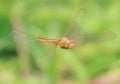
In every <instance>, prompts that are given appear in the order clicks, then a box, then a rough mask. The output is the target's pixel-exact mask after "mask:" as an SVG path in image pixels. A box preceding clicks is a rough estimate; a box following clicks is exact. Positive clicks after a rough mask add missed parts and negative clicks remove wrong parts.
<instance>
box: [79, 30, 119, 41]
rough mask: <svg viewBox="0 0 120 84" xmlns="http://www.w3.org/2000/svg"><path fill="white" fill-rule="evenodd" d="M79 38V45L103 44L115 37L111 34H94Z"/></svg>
mask: <svg viewBox="0 0 120 84" xmlns="http://www.w3.org/2000/svg"><path fill="white" fill-rule="evenodd" d="M80 37H81V38H79V43H80V41H81V42H84V43H86V42H104V41H109V40H113V39H115V38H116V37H117V35H116V34H115V33H113V32H103V33H96V34H86V35H82V34H81V36H80Z"/></svg>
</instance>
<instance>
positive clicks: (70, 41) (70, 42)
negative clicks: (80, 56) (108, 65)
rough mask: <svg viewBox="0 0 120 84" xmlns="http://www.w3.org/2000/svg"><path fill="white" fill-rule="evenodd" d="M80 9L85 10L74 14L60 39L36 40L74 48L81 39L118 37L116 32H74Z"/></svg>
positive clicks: (65, 47)
mask: <svg viewBox="0 0 120 84" xmlns="http://www.w3.org/2000/svg"><path fill="white" fill-rule="evenodd" d="M80 11H84V12H85V9H79V11H78V12H77V13H76V15H75V16H74V18H73V20H72V22H71V23H70V25H69V27H68V29H67V30H66V32H65V34H64V36H63V37H61V38H59V39H46V38H41V37H38V38H36V40H37V41H39V42H42V43H50V44H53V45H55V46H59V47H60V48H62V49H72V48H74V47H75V46H77V44H79V43H80V41H83V40H85V41H93V42H95V41H104V40H111V39H114V38H116V34H115V33H113V32H103V33H96V34H86V35H82V34H76V32H74V33H73V29H74V28H73V25H74V21H75V19H76V18H77V17H78V16H79V14H80ZM71 31H72V32H71ZM14 32H21V33H24V34H27V35H32V34H28V33H26V32H23V31H20V30H14ZM69 33H72V35H71V37H74V38H71V37H70V35H69ZM67 35H68V36H67ZM32 36H33V35H32Z"/></svg>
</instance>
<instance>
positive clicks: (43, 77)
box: [0, 0, 120, 84]
mask: <svg viewBox="0 0 120 84" xmlns="http://www.w3.org/2000/svg"><path fill="white" fill-rule="evenodd" d="M79 8H84V9H85V10H86V12H85V13H83V14H81V16H80V17H79V18H77V20H78V22H79V24H78V25H77V26H75V27H77V30H78V31H79V32H81V33H84V34H90V33H92V34H94V33H98V32H109V31H112V32H114V33H115V34H116V35H117V37H116V38H115V39H113V40H110V41H106V42H97V43H93V42H86V43H82V44H81V45H80V46H79V47H77V49H71V50H64V49H60V48H59V47H57V48H54V46H53V47H50V48H48V47H49V46H50V45H49V44H47V43H39V42H37V41H36V39H34V38H33V37H32V36H30V35H26V37H24V38H23V39H22V40H21V39H19V38H18V41H19V43H16V42H18V41H16V42H15V38H14V36H13V35H16V34H12V33H13V32H12V31H13V29H14V27H15V26H14V24H15V25H16V24H17V26H16V27H18V28H19V30H24V31H25V32H27V33H29V34H32V35H34V36H37V37H44V38H51V39H52V38H53V39H54V38H60V37H62V36H63V35H64V33H65V32H66V30H67V28H68V26H69V24H70V22H71V21H72V18H73V17H74V16H75V14H76V12H77V11H78V9H79ZM12 21H13V22H12ZM76 22H77V21H76ZM76 24H77V23H76ZM119 27H120V0H0V84H90V83H89V81H91V80H92V79H94V78H98V77H99V76H101V75H104V74H112V75H114V74H116V73H118V74H120V37H119V35H120V33H119V31H120V28H119ZM76 32H77V31H76ZM16 33H19V32H16ZM21 35H22V34H21ZM79 35H80V34H78V36H77V38H79V37H80V36H79ZM24 41H25V42H26V44H27V45H25V46H24V45H22V42H24ZM16 44H17V46H16ZM19 44H20V46H21V47H22V48H23V49H21V50H23V51H22V52H23V53H24V49H26V48H27V49H28V52H26V53H27V54H26V55H28V56H23V57H21V56H18V55H20V52H21V51H19V50H20V49H16V47H17V48H19V47H18V45H19ZM47 49H48V50H47ZM26 66H27V67H26ZM108 80H109V79H108ZM117 83H118V84H119V83H120V82H119V81H118V82H116V83H113V84H117ZM95 84H101V83H95Z"/></svg>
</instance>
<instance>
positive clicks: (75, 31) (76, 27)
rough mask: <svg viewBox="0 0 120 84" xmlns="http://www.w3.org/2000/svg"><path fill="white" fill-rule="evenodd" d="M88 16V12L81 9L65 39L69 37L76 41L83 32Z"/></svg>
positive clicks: (68, 29) (69, 27) (70, 25)
mask: <svg viewBox="0 0 120 84" xmlns="http://www.w3.org/2000/svg"><path fill="white" fill-rule="evenodd" d="M85 15H86V10H85V9H84V8H79V10H78V11H77V13H76V15H75V16H74V18H73V20H72V21H71V23H70V24H69V26H68V28H67V30H66V32H65V33H64V37H68V38H69V39H76V38H77V37H76V36H78V35H79V34H80V33H81V32H80V30H81V28H82V22H83V18H84V17H85Z"/></svg>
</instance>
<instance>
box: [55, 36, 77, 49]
mask: <svg viewBox="0 0 120 84" xmlns="http://www.w3.org/2000/svg"><path fill="white" fill-rule="evenodd" d="M57 45H59V46H60V47H61V48H63V49H71V48H73V47H74V46H75V43H74V42H73V41H72V40H69V39H68V38H67V37H63V38H60V39H58V43H57Z"/></svg>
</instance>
